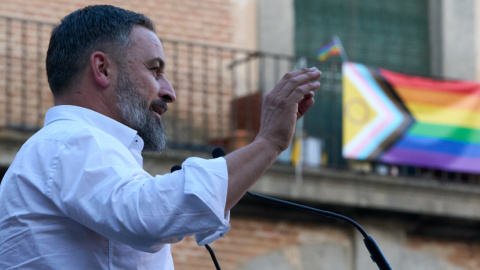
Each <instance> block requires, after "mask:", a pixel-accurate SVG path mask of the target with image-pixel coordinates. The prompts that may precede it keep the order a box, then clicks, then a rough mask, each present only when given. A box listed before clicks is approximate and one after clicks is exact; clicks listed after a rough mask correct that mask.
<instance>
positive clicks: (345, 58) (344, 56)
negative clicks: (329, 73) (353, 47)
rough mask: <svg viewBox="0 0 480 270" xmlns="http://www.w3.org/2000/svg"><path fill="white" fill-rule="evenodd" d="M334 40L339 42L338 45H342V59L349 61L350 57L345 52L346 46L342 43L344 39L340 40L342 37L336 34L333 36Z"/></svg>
mask: <svg viewBox="0 0 480 270" xmlns="http://www.w3.org/2000/svg"><path fill="white" fill-rule="evenodd" d="M333 40H334V41H335V43H336V44H338V46H340V48H341V50H340V57H341V58H342V61H343V62H348V57H347V54H346V53H345V48H343V44H342V41H341V40H340V38H339V37H338V36H337V35H335V36H334V37H333Z"/></svg>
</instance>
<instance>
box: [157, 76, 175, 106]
mask: <svg viewBox="0 0 480 270" xmlns="http://www.w3.org/2000/svg"><path fill="white" fill-rule="evenodd" d="M158 95H159V96H160V97H161V98H162V99H163V100H164V101H165V102H167V103H173V102H175V99H176V96H175V90H173V87H172V85H171V84H170V82H169V81H168V80H167V78H163V80H162V81H161V82H160V92H159V93H158Z"/></svg>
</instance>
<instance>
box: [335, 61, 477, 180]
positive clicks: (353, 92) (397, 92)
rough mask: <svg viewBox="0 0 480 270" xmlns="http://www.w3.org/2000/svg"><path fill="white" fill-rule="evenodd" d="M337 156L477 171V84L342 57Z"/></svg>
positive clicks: (451, 169)
mask: <svg viewBox="0 0 480 270" xmlns="http://www.w3.org/2000/svg"><path fill="white" fill-rule="evenodd" d="M343 106H344V118H343V130H344V131H343V132H344V133H343V156H344V157H345V158H350V159H359V160H371V161H378V162H382V163H387V164H397V165H409V166H415V167H422V168H433V169H441V170H445V171H452V172H466V173H480V84H479V83H477V82H470V81H446V80H434V79H429V78H423V77H416V76H409V75H404V74H400V73H396V72H392V71H388V70H385V69H379V68H368V67H366V66H364V65H362V64H358V63H349V62H346V63H344V65H343Z"/></svg>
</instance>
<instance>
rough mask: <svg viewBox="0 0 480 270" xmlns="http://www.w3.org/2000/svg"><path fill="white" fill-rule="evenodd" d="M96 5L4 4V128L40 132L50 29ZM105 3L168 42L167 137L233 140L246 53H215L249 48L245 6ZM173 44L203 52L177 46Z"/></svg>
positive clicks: (41, 0) (0, 70)
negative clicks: (136, 17) (233, 109)
mask: <svg viewBox="0 0 480 270" xmlns="http://www.w3.org/2000/svg"><path fill="white" fill-rule="evenodd" d="M96 3H98V1H80V0H77V1H45V0H33V1H31V2H29V3H28V5H25V3H24V2H23V1H20V0H8V1H7V0H0V7H1V8H0V16H4V18H1V17H0V78H1V79H0V112H1V113H0V126H5V125H6V126H23V127H32V128H33V129H34V128H35V127H36V126H41V125H42V124H43V118H44V113H45V111H46V110H47V109H48V108H49V107H51V106H52V104H53V101H52V96H51V93H50V90H49V87H48V83H47V80H46V76H45V67H44V59H45V54H46V50H47V47H48V39H49V37H50V31H51V28H52V27H53V25H55V24H57V23H59V21H60V20H61V18H63V17H64V16H65V15H67V14H68V13H70V12H72V11H74V10H76V9H78V8H82V7H84V6H86V5H89V4H96ZM101 3H102V4H112V5H116V6H119V7H122V8H125V9H130V10H133V11H136V12H140V13H144V14H145V15H147V16H148V17H150V18H151V19H152V20H153V21H154V23H155V25H156V27H157V34H158V36H159V37H160V38H161V39H162V40H165V41H164V47H165V52H166V57H167V70H166V75H167V77H168V78H169V80H170V81H171V83H172V85H173V86H174V88H175V90H176V93H177V96H178V99H177V102H176V103H175V104H173V105H172V106H170V110H169V113H167V115H166V117H165V121H166V122H167V123H166V126H167V132H168V133H167V136H168V137H170V138H176V139H178V140H182V141H185V142H187V141H188V142H189V143H204V142H205V141H209V140H213V139H217V138H225V137H226V136H228V135H227V133H228V132H227V130H228V129H229V120H230V119H229V117H230V111H229V103H230V101H231V99H232V97H233V96H234V93H233V86H232V78H231V76H232V75H231V73H229V72H231V70H229V69H228V65H229V64H230V63H231V62H232V61H233V59H234V58H244V57H245V55H244V54H245V53H240V54H238V53H236V52H233V51H231V50H228V49H227V50H225V49H218V48H217V47H213V46H212V45H214V46H221V47H229V48H232V47H236V48H242V46H243V45H242V44H241V43H238V40H237V41H235V40H236V39H235V38H234V34H235V27H236V23H235V20H237V19H235V18H237V17H238V14H237V17H233V13H234V10H236V9H238V7H236V6H235V5H238V3H237V4H235V3H236V2H234V1H225V0H205V1H188V0H175V1H174V0H157V1H138V0H135V1H102V2H101ZM6 17H9V18H13V19H11V20H7V19H5V18H6ZM22 20H28V21H22ZM251 38H254V35H253V33H252V35H251ZM170 41H184V42H185V41H186V42H194V43H195V44H197V45H194V46H189V45H186V43H180V45H175V43H173V42H170ZM198 44H206V45H209V46H207V47H202V46H201V45H198ZM174 65H175V68H173V66H174ZM7 67H8V68H7ZM219 69H221V71H218V70H219ZM255 90H257V89H255ZM37 111H38V112H37ZM169 121H170V122H169ZM170 123H173V124H171V125H170ZM169 126H170V127H173V128H174V129H173V128H169ZM174 131H175V132H176V133H175V134H173V132H174Z"/></svg>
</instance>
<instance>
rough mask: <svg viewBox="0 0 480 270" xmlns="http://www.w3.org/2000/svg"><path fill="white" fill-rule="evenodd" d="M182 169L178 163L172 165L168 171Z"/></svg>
mask: <svg viewBox="0 0 480 270" xmlns="http://www.w3.org/2000/svg"><path fill="white" fill-rule="evenodd" d="M181 169H182V166H180V165H175V166H173V167H172V168H171V169H170V172H171V173H172V172H174V171H178V170H181Z"/></svg>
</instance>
